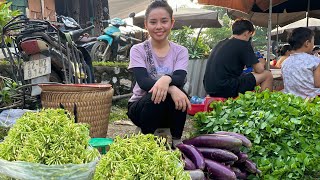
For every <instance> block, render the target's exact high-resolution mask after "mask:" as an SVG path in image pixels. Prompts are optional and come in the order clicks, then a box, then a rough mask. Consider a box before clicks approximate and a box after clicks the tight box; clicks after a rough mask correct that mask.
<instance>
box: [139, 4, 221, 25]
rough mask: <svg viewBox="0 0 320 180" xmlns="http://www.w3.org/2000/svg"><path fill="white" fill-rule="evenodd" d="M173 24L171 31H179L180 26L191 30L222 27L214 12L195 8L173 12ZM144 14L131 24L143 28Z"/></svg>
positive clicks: (179, 9)
mask: <svg viewBox="0 0 320 180" xmlns="http://www.w3.org/2000/svg"><path fill="white" fill-rule="evenodd" d="M173 17H174V19H175V23H174V26H173V29H181V28H182V26H190V27H191V28H201V27H203V28H210V27H211V28H220V27H221V26H222V25H221V23H220V21H219V19H218V13H217V12H216V11H211V10H206V9H196V8H178V9H177V10H175V11H174V12H173ZM144 18H145V16H144V14H142V15H139V16H136V17H134V18H133V24H134V25H136V26H139V27H141V28H144Z"/></svg>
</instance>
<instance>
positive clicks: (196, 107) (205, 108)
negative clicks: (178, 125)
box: [187, 97, 227, 116]
mask: <svg viewBox="0 0 320 180" xmlns="http://www.w3.org/2000/svg"><path fill="white" fill-rule="evenodd" d="M226 100H227V98H223V97H206V98H205V100H204V103H203V104H191V110H189V109H188V110H187V113H188V114H189V115H190V116H194V115H195V114H196V113H197V112H209V111H212V108H210V107H209V106H210V104H211V103H212V102H213V101H226Z"/></svg>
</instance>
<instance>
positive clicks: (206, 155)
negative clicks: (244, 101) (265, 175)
mask: <svg viewBox="0 0 320 180" xmlns="http://www.w3.org/2000/svg"><path fill="white" fill-rule="evenodd" d="M243 146H245V147H247V148H250V147H251V146H252V144H251V142H250V140H248V139H247V138H246V137H245V136H243V135H241V134H238V133H234V132H225V131H220V132H217V133H215V134H206V135H200V136H197V137H194V138H191V139H187V140H184V141H183V144H178V145H177V148H178V149H179V150H180V151H181V152H182V153H183V157H184V161H185V167H184V168H185V169H186V170H196V169H200V170H203V171H204V172H205V174H206V177H207V178H208V179H221V180H236V179H237V178H238V179H247V178H248V177H249V175H252V176H253V177H255V176H256V174H260V173H261V171H260V170H259V169H258V168H257V166H256V164H255V163H254V162H252V161H251V160H249V159H248V155H247V154H246V153H244V152H241V151H240V150H241V149H245V148H244V147H243Z"/></svg>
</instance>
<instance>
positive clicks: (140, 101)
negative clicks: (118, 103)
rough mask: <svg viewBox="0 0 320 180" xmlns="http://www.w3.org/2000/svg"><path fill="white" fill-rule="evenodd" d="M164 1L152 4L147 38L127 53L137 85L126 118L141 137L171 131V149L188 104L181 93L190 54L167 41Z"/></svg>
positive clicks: (167, 18) (170, 20) (170, 19)
mask: <svg viewBox="0 0 320 180" xmlns="http://www.w3.org/2000/svg"><path fill="white" fill-rule="evenodd" d="M172 14H173V10H172V8H171V7H170V6H169V5H168V3H167V2H166V1H153V2H152V3H151V4H150V5H149V6H148V8H147V10H146V13H145V27H146V29H147V30H148V33H149V35H150V38H149V39H148V40H146V41H145V42H143V43H140V44H136V45H134V46H133V47H132V48H131V51H130V62H129V67H128V69H129V70H131V71H132V72H133V75H134V77H135V79H136V84H135V86H134V89H133V95H132V97H131V98H130V99H129V102H128V113H127V115H128V117H129V118H130V119H131V121H132V122H133V123H134V124H135V125H136V126H138V127H139V128H141V131H142V133H143V134H148V133H151V134H154V132H155V130H156V129H158V128H168V127H169V128H170V131H171V135H172V146H173V147H175V145H177V144H179V143H181V136H182V132H183V129H184V125H185V121H186V115H187V109H188V108H189V109H190V108H191V104H190V101H189V99H188V97H187V95H186V94H185V93H184V91H183V89H182V88H183V86H184V84H185V79H186V75H187V67H188V60H189V54H188V50H187V48H185V47H183V46H180V45H178V44H175V43H173V42H171V41H169V40H168V36H169V34H170V31H171V28H172V27H173V24H174V19H173V17H172Z"/></svg>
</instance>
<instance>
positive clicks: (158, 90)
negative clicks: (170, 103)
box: [149, 76, 172, 104]
mask: <svg viewBox="0 0 320 180" xmlns="http://www.w3.org/2000/svg"><path fill="white" fill-rule="evenodd" d="M171 80H172V79H171V77H170V76H162V77H161V78H160V79H158V81H157V82H156V83H155V84H154V85H153V87H152V88H151V89H150V91H149V93H152V96H151V100H152V101H153V102H154V103H155V104H159V103H160V102H161V101H164V100H166V97H167V93H168V89H169V84H170V83H171Z"/></svg>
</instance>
